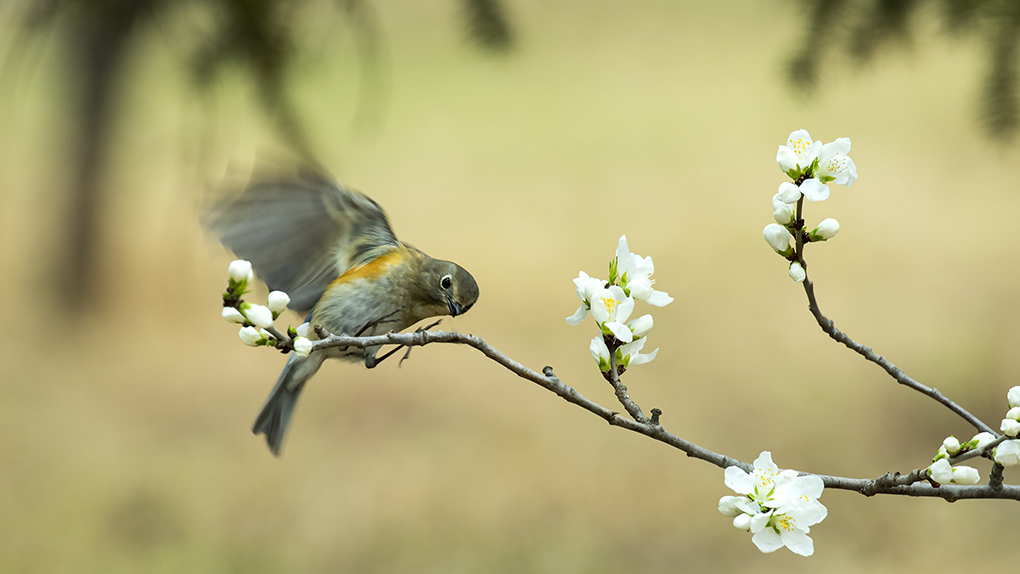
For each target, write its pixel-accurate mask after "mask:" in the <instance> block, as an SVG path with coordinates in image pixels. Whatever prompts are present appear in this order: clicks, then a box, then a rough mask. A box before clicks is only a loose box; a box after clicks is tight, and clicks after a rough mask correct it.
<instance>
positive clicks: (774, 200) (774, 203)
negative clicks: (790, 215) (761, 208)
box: [772, 193, 787, 211]
mask: <svg viewBox="0 0 1020 574" xmlns="http://www.w3.org/2000/svg"><path fill="white" fill-rule="evenodd" d="M781 205H787V203H785V202H784V201H783V200H781V199H779V194H778V193H777V194H775V195H773V196H772V211H775V210H777V209H779V206H781Z"/></svg>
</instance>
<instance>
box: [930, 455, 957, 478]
mask: <svg viewBox="0 0 1020 574" xmlns="http://www.w3.org/2000/svg"><path fill="white" fill-rule="evenodd" d="M928 476H930V477H931V479H932V480H934V481H935V482H937V483H939V484H949V483H950V482H953V465H951V464H949V460H947V459H944V458H940V459H938V460H936V461H935V462H934V463H932V465H931V466H929V467H928Z"/></svg>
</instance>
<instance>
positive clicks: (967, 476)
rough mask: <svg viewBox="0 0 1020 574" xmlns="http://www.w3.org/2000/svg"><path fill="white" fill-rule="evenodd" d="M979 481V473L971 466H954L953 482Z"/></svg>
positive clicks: (967, 482)
mask: <svg viewBox="0 0 1020 574" xmlns="http://www.w3.org/2000/svg"><path fill="white" fill-rule="evenodd" d="M980 481H981V473H980V472H978V469H976V468H974V467H973V466H954V467H953V482H955V483H956V484H977V483H978V482H980Z"/></svg>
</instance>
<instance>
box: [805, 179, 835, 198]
mask: <svg viewBox="0 0 1020 574" xmlns="http://www.w3.org/2000/svg"><path fill="white" fill-rule="evenodd" d="M800 191H801V193H803V194H804V197H805V198H807V200H808V201H825V200H826V199H828V198H829V186H827V185H825V184H824V183H822V182H820V181H818V180H817V179H815V178H811V179H807V180H804V183H802V184H800Z"/></svg>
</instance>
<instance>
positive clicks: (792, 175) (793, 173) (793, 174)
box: [786, 165, 800, 181]
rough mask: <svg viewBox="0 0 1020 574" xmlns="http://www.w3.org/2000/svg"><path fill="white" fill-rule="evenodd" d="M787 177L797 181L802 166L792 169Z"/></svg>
mask: <svg viewBox="0 0 1020 574" xmlns="http://www.w3.org/2000/svg"><path fill="white" fill-rule="evenodd" d="M786 175H788V176H790V179H792V180H794V181H796V180H797V178H798V177H800V166H799V165H798V166H797V167H795V168H793V167H792V168H790V171H788V172H786Z"/></svg>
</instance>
